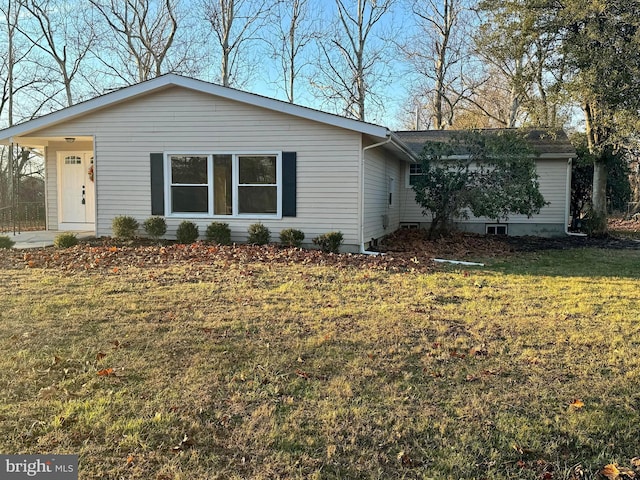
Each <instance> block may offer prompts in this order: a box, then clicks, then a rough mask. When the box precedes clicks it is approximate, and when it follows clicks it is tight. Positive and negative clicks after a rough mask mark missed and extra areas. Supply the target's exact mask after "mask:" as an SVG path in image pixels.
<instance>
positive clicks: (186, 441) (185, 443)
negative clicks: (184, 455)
mask: <svg viewBox="0 0 640 480" xmlns="http://www.w3.org/2000/svg"><path fill="white" fill-rule="evenodd" d="M192 446H193V440H191V439H190V438H189V436H188V435H187V434H186V433H185V435H184V437H182V440H180V443H178V444H177V445H176V446H174V447H173V448H172V449H171V450H173V451H174V452H181V451H183V450H185V449H187V448H189V447H192Z"/></svg>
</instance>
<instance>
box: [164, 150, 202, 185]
mask: <svg viewBox="0 0 640 480" xmlns="http://www.w3.org/2000/svg"><path fill="white" fill-rule="evenodd" d="M171 183H173V184H174V185H175V184H180V183H181V184H201V185H202V184H206V183H207V157H206V156H204V157H203V156H196V157H194V156H189V155H172V156H171Z"/></svg>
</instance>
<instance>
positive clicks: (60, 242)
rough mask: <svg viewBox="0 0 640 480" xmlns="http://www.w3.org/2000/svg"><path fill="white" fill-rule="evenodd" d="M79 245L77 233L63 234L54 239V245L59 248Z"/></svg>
mask: <svg viewBox="0 0 640 480" xmlns="http://www.w3.org/2000/svg"><path fill="white" fill-rule="evenodd" d="M77 244H78V237H76V234H75V233H71V232H65V233H61V234H59V235H57V236H56V238H54V239H53V245H54V246H55V247H57V248H69V247H73V246H74V245H77Z"/></svg>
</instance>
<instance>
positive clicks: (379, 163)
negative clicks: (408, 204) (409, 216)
mask: <svg viewBox="0 0 640 480" xmlns="http://www.w3.org/2000/svg"><path fill="white" fill-rule="evenodd" d="M400 175H401V165H400V161H399V160H398V159H396V158H394V157H393V156H392V155H390V154H389V152H388V151H386V150H384V149H383V148H381V147H376V148H371V149H369V150H365V161H364V242H365V244H371V243H372V239H373V240H374V242H373V243H375V240H378V239H380V238H381V237H384V236H385V235H388V234H390V233H392V232H394V231H395V230H397V229H398V227H399V226H400V201H399V200H400V199H399V194H400V190H401V186H402V185H403V183H404V182H403V181H401V179H400Z"/></svg>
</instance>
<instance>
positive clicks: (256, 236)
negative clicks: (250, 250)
mask: <svg viewBox="0 0 640 480" xmlns="http://www.w3.org/2000/svg"><path fill="white" fill-rule="evenodd" d="M247 231H248V232H249V237H248V238H247V243H252V244H253V245H266V244H267V243H269V242H270V241H271V231H270V230H269V229H268V228H267V227H265V226H264V225H263V224H261V223H254V224H252V225H249V229H248V230H247Z"/></svg>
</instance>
